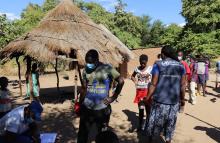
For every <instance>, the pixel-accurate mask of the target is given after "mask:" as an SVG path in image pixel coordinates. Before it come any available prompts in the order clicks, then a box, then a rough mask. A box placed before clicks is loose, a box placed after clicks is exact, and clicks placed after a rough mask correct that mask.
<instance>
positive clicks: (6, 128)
mask: <svg viewBox="0 0 220 143" xmlns="http://www.w3.org/2000/svg"><path fill="white" fill-rule="evenodd" d="M42 111H43V108H42V106H41V104H40V103H39V102H37V101H32V102H31V104H29V105H24V106H20V107H17V108H15V109H13V110H12V111H11V112H9V113H8V114H6V115H5V116H4V117H2V118H1V120H0V136H1V137H0V142H1V143H40V139H39V132H38V127H37V124H36V122H37V121H41V113H42Z"/></svg>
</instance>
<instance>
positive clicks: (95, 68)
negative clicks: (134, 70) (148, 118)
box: [77, 50, 124, 143]
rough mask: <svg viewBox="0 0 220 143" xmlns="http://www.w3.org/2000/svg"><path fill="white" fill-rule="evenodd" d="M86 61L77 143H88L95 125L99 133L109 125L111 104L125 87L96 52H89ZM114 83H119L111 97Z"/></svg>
mask: <svg viewBox="0 0 220 143" xmlns="http://www.w3.org/2000/svg"><path fill="white" fill-rule="evenodd" d="M85 61H86V67H85V70H84V71H83V85H82V87H83V88H82V89H83V92H82V93H81V96H80V100H81V111H80V125H79V133H78V139H77V143H87V140H88V133H89V130H90V128H91V126H92V124H93V123H95V124H96V126H97V128H98V132H101V131H102V129H103V128H105V127H106V126H107V125H108V122H109V119H110V114H111V106H110V104H111V103H112V102H113V101H115V100H116V99H117V97H118V95H119V94H120V92H121V90H122V87H123V85H124V80H123V78H121V77H120V74H119V73H118V72H117V70H116V69H114V68H113V67H112V66H110V65H106V64H103V63H101V62H99V55H98V52H97V51H96V50H90V51H88V53H87V54H86V57H85ZM113 81H116V82H117V87H116V90H115V92H114V94H113V96H111V97H109V90H110V86H111V84H112V82H113Z"/></svg>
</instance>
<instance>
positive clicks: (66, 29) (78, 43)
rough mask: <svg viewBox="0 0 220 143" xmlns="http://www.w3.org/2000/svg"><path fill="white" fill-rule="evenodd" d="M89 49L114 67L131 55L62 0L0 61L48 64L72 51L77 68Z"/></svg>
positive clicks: (0, 55)
mask: <svg viewBox="0 0 220 143" xmlns="http://www.w3.org/2000/svg"><path fill="white" fill-rule="evenodd" d="M89 49H96V50H97V51H98V52H99V54H100V60H101V61H102V62H104V63H110V64H112V65H114V66H118V65H119V64H120V63H122V62H123V61H129V59H130V58H131V57H132V52H131V51H130V50H128V48H127V47H126V46H125V45H124V44H122V43H121V42H120V41H119V40H118V39H117V38H112V34H111V33H110V32H109V31H106V29H105V28H103V26H100V25H97V24H95V23H94V22H93V21H92V20H91V19H90V18H89V17H88V16H87V15H86V14H85V13H84V12H82V11H81V10H80V9H79V8H78V7H77V6H75V5H74V4H73V2H72V1H71V0H63V1H61V2H60V4H59V5H57V6H56V7H55V8H54V9H53V10H51V11H50V12H49V13H48V14H47V15H46V16H45V17H44V19H43V20H42V21H41V22H40V24H39V26H38V27H36V28H34V29H33V30H32V31H30V32H28V33H27V34H25V35H24V36H22V37H20V38H18V39H16V40H14V41H12V42H10V43H9V44H8V45H7V46H6V47H5V48H4V49H3V50H2V51H0V58H1V59H5V60H7V59H11V58H13V57H15V56H18V55H28V56H30V57H32V58H34V59H36V60H38V61H40V62H51V61H55V59H56V58H59V56H60V55H67V57H68V55H69V54H70V53H71V52H72V51H73V50H74V52H75V54H76V57H77V60H78V62H79V64H80V65H83V64H84V63H85V61H84V57H85V54H86V52H87V51H88V50H89Z"/></svg>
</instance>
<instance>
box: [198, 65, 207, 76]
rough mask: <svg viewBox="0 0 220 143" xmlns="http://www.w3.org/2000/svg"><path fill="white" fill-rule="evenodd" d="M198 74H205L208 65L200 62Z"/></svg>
mask: <svg viewBox="0 0 220 143" xmlns="http://www.w3.org/2000/svg"><path fill="white" fill-rule="evenodd" d="M197 64H198V68H197V74H205V71H206V63H205V62H198V63H197Z"/></svg>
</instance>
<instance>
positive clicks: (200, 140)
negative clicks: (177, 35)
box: [9, 72, 220, 143]
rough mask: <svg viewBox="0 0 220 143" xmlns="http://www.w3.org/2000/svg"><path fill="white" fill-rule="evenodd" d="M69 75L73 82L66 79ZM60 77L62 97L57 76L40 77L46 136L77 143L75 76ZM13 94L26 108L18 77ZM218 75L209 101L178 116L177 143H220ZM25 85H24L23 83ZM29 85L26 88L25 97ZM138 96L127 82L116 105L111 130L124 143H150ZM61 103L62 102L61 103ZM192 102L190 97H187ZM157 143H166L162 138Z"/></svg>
mask: <svg viewBox="0 0 220 143" xmlns="http://www.w3.org/2000/svg"><path fill="white" fill-rule="evenodd" d="M65 74H68V75H69V76H70V79H69V80H65V79H64V78H62V76H63V75H65ZM65 74H61V75H60V86H61V91H60V94H59V93H58V92H57V90H56V76H55V75H54V74H48V75H44V76H41V77H40V83H41V100H42V102H43V107H44V113H43V121H42V129H41V131H42V132H55V133H58V136H59V141H58V142H60V143H75V142H76V137H77V132H78V123H79V118H76V117H74V114H73V112H72V106H71V99H72V98H73V90H74V87H73V84H74V81H73V72H68V73H65ZM9 79H10V86H9V88H10V90H11V91H12V93H13V99H14V104H15V105H16V106H18V105H21V104H24V103H26V102H28V101H24V100H23V99H22V97H20V96H19V88H18V84H17V81H16V80H17V77H12V76H11V77H9ZM214 81H215V75H214V74H211V75H210V81H209V82H208V92H209V93H208V97H202V96H200V97H197V104H196V105H191V104H189V103H187V104H186V107H185V111H184V113H182V114H179V116H178V122H177V128H176V132H175V136H174V143H219V142H220V114H219V108H218V107H219V105H220V90H216V89H214V88H213V87H214V84H215V83H214ZM23 83H24V81H23ZM24 92H25V85H23V94H24ZM134 96H135V87H134V84H133V83H132V82H131V81H130V80H129V79H126V81H125V86H124V88H123V91H122V93H121V96H120V97H119V99H118V102H115V103H113V104H112V109H113V113H112V116H111V121H110V126H111V127H112V130H113V131H114V132H115V133H116V134H117V135H118V136H119V139H120V141H121V143H147V141H146V138H145V137H144V136H143V135H141V134H137V133H136V132H135V130H134V129H135V128H136V125H137V116H138V114H137V111H138V109H137V105H135V104H134V103H133V99H134ZM58 99H59V100H58ZM186 99H188V94H187V96H186ZM91 132H92V134H91V135H90V140H91V141H93V140H94V136H95V132H94V131H93V130H92V131H91ZM155 142H157V143H163V139H162V138H158V139H157V140H156V141H155Z"/></svg>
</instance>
